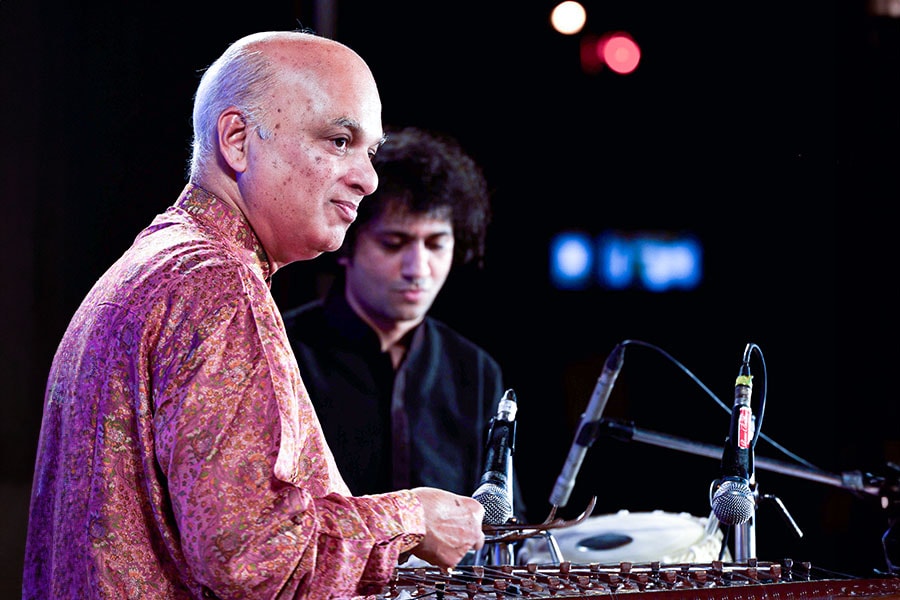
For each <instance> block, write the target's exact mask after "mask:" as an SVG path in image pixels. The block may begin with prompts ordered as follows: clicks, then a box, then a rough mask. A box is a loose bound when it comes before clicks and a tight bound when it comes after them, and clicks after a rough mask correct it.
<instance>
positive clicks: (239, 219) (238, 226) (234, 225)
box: [175, 183, 272, 284]
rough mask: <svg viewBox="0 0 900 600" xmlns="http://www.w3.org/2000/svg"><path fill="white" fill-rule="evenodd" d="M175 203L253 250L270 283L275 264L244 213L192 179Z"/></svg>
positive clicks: (258, 264) (237, 243) (206, 224)
mask: <svg viewBox="0 0 900 600" xmlns="http://www.w3.org/2000/svg"><path fill="white" fill-rule="evenodd" d="M175 206H177V207H178V208H180V209H181V210H183V211H185V212H187V213H188V214H190V215H191V216H193V217H194V218H195V219H197V220H198V221H199V222H200V223H202V224H203V226H204V227H208V228H210V229H214V230H216V231H218V232H219V234H220V236H221V238H222V239H226V240H230V241H231V242H232V243H233V244H234V245H236V246H237V247H238V249H239V250H242V251H243V253H247V254H250V255H251V256H252V257H253V261H254V262H255V263H256V266H257V267H258V268H259V270H260V272H261V274H262V277H263V279H265V280H266V282H267V283H270V284H271V277H272V267H271V265H270V264H269V258H268V256H267V255H266V250H265V248H263V246H262V244H261V243H260V241H259V238H258V237H256V233H254V232H253V228H252V227H250V222H249V221H247V218H246V217H245V216H244V215H243V213H241V212H240V211H238V210H237V209H235V208H234V207H233V206H231V205H230V204H228V203H227V202H225V201H224V200H222V199H221V198H219V197H218V196H216V195H215V194H213V193H212V192H209V191H207V190H205V189H203V188H202V187H200V186H198V185H196V184H193V183H188V184H187V185H186V186H185V187H184V190H183V191H182V192H181V195H180V196H179V197H178V201H177V202H176V203H175ZM217 237H218V236H217Z"/></svg>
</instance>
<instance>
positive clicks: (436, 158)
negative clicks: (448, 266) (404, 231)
mask: <svg viewBox="0 0 900 600" xmlns="http://www.w3.org/2000/svg"><path fill="white" fill-rule="evenodd" d="M385 133H386V134H387V139H386V141H385V143H384V145H383V146H382V147H381V148H380V149H379V150H378V153H377V154H376V155H375V158H374V161H373V162H374V165H375V170H376V171H377V173H378V189H376V190H375V192H374V193H373V194H371V195H370V196H366V197H365V198H363V201H362V203H361V204H360V207H359V212H358V214H357V217H356V221H355V222H354V223H353V225H351V226H350V228H349V229H348V231H347V235H346V237H345V239H344V243H343V245H342V246H341V249H340V250H339V252H340V254H342V255H345V256H347V255H350V254H352V252H353V248H354V246H355V244H356V232H357V231H359V229H361V228H363V227H365V226H366V224H367V223H369V222H370V221H372V220H373V219H375V218H377V217H379V216H381V215H383V214H384V213H385V212H387V211H395V210H399V211H401V212H403V213H409V214H413V215H429V216H434V217H437V218H441V219H444V218H447V219H449V220H450V222H451V225H452V227H453V238H454V252H453V263H454V264H465V263H469V262H471V261H476V264H477V265H478V266H479V267H480V266H482V264H483V260H484V247H485V238H486V237H487V228H488V224H489V223H490V220H491V206H490V192H489V191H488V185H487V182H486V180H485V177H484V174H483V173H482V170H481V168H480V167H479V166H478V165H477V164H476V163H475V161H474V160H473V159H472V158H471V157H470V156H469V155H468V154H466V153H465V152H464V151H463V149H462V148H461V146H460V144H459V142H458V141H457V140H456V139H454V138H452V137H450V136H449V135H446V134H443V133H440V132H437V131H432V130H427V129H423V128H419V127H403V128H395V129H392V128H390V127H388V128H386V131H385Z"/></svg>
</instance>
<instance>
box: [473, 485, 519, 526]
mask: <svg viewBox="0 0 900 600" xmlns="http://www.w3.org/2000/svg"><path fill="white" fill-rule="evenodd" d="M472 497H473V498H474V499H476V500H478V502H480V503H481V505H482V506H483V507H484V519H483V520H482V523H484V524H485V525H502V524H503V523H506V522H507V521H508V520H509V519H510V518H511V517H512V515H513V507H512V501H511V500H510V495H509V493H508V492H507V490H506V489H504V488H502V487H500V486H498V485H494V484H493V483H485V484H482V485H481V486H479V487H478V489H477V490H475V493H474V494H472Z"/></svg>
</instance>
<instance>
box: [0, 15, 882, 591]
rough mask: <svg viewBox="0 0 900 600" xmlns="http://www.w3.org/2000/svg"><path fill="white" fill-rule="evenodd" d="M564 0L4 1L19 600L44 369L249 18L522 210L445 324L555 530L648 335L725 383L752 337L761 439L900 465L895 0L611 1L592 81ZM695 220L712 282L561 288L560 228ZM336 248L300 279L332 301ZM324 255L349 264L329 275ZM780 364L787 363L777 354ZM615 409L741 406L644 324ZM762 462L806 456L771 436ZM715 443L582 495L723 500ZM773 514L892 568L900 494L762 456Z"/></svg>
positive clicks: (9, 355)
mask: <svg viewBox="0 0 900 600" xmlns="http://www.w3.org/2000/svg"><path fill="white" fill-rule="evenodd" d="M554 4H555V3H554V2H548V1H543V0H540V1H530V2H521V3H506V2H452V3H436V2H365V1H359V0H357V1H352V2H350V1H346V0H340V1H338V0H335V1H334V2H331V3H328V2H321V3H318V4H314V3H305V2H299V1H296V2H290V1H286V2H274V1H266V0H260V1H257V2H253V3H251V4H243V5H234V6H228V5H227V3H224V4H223V3H213V2H206V1H203V2H182V3H178V4H175V3H168V2H162V3H160V2H154V3H149V2H112V1H110V0H101V1H97V2H91V3H61V2H31V1H29V0H3V1H0V61H2V64H0V101H2V109H3V110H2V113H0V114H2V123H3V133H4V140H3V141H4V143H3V145H2V155H0V156H2V161H0V169H2V171H0V172H2V179H0V181H2V187H0V189H2V194H3V214H4V218H3V219H2V220H0V222H2V228H3V229H2V236H0V239H2V243H3V251H4V258H5V260H3V261H2V262H0V264H2V269H3V271H2V274H0V281H2V285H3V294H2V302H3V304H2V311H0V315H2V319H3V321H2V331H3V336H2V338H3V344H2V355H0V365H2V369H3V379H2V380H3V383H4V401H3V403H2V410H3V415H2V419H0V428H2V434H0V444H2V458H0V460H2V463H0V493H2V497H0V501H2V502H3V506H4V510H3V511H0V514H2V515H3V516H2V519H3V522H2V524H3V530H2V531H3V538H2V547H0V564H2V568H0V597H10V598H12V597H17V596H18V594H19V586H20V578H21V568H22V562H21V561H22V551H23V547H24V531H25V525H26V515H27V503H28V494H29V490H30V485H31V475H32V467H33V462H34V451H35V447H36V444H37V439H38V431H39V426H40V417H41V401H42V396H43V387H44V381H45V378H46V374H47V369H48V367H49V364H50V361H51V359H52V355H53V352H54V350H55V348H56V345H57V343H58V342H59V339H60V337H61V336H62V333H63V331H64V329H65V327H66V324H67V323H68V320H69V318H70V316H71V314H72V313H73V311H74V310H75V308H76V307H77V305H78V303H79V302H80V301H81V299H82V297H83V296H84V294H85V293H86V292H87V290H88V288H89V287H90V285H91V284H92V283H93V282H94V280H95V279H96V278H97V277H98V276H99V275H100V274H101V273H102V272H103V271H104V270H105V268H106V267H107V266H108V265H109V264H110V263H111V262H112V261H113V260H114V259H115V258H116V257H118V255H119V254H120V253H121V252H122V251H123V250H124V249H125V248H126V247H127V246H128V244H129V243H130V242H131V240H132V239H133V238H134V236H135V235H136V234H137V232H138V231H139V230H140V229H141V228H142V227H144V226H145V225H146V224H147V223H149V221H150V220H151V219H152V217H153V216H154V215H155V214H156V213H158V212H160V211H162V210H164V209H165V208H166V207H167V206H168V205H169V204H171V203H172V202H173V201H174V199H175V198H176V196H177V194H178V193H179V191H180V190H181V188H182V186H183V184H184V173H185V170H186V165H187V159H188V149H189V142H190V111H191V98H192V94H193V91H194V88H195V86H196V84H197V81H198V78H199V74H200V72H201V70H202V69H203V68H204V67H205V66H206V65H208V64H209V63H210V62H211V61H212V60H214V59H215V58H216V57H217V56H218V55H219V54H220V53H221V52H222V51H223V50H224V49H225V47H226V46H227V44H228V43H229V42H231V41H233V40H234V39H236V38H237V37H240V36H242V35H245V34H247V33H251V32H254V31H257V30H263V29H291V28H294V27H296V26H297V25H298V23H301V24H302V25H305V26H312V27H314V28H316V29H317V30H319V31H320V32H322V33H324V34H327V35H329V36H331V37H335V38H336V39H338V40H340V41H342V42H344V43H346V44H348V45H349V46H351V47H352V48H354V49H356V50H357V51H358V52H359V53H360V54H361V55H362V56H363V57H364V58H365V59H366V60H367V61H368V62H369V64H370V66H371V67H372V70H373V72H374V74H375V77H376V79H377V80H378V82H379V89H380V92H381V95H382V100H383V103H384V121H385V123H386V124H398V125H406V124H413V125H420V126H425V127H430V128H433V129H438V130H442V131H444V132H446V133H450V134H452V135H454V136H456V137H457V138H458V139H459V140H460V142H461V143H462V144H463V146H464V147H465V148H466V149H467V150H468V151H469V153H470V154H472V155H473V156H474V157H475V158H476V160H477V161H478V162H479V163H480V164H481V165H482V167H483V168H484V171H485V174H486V176H487V178H488V180H489V182H490V184H491V186H492V188H493V190H494V199H495V204H494V207H495V219H494V222H493V225H492V228H491V231H490V236H489V239H488V255H487V261H486V265H485V268H484V269H483V270H482V271H476V270H475V269H470V268H465V269H461V270H459V271H457V272H455V273H454V274H453V275H452V276H451V279H450V281H449V283H448V285H447V288H445V291H444V293H443V294H442V296H441V297H440V298H439V300H438V302H437V304H436V306H435V314H436V315H438V316H440V317H442V318H443V319H445V320H446V321H448V322H449V323H451V324H453V325H454V326H456V327H458V328H459V329H460V330H462V331H463V332H464V333H466V334H467V335H469V336H470V337H471V338H472V339H473V340H475V341H476V342H478V343H480V344H482V345H483V346H484V347H485V348H487V349H488V350H489V351H491V352H492V353H493V354H494V355H495V356H496V357H497V358H498V359H499V360H500V361H501V363H502V364H503V366H504V369H505V372H506V376H507V382H508V385H509V386H510V387H513V388H514V389H515V390H516V393H517V396H518V399H519V430H518V431H519V439H518V451H517V454H516V459H515V461H516V467H517V468H518V469H519V471H520V477H521V478H522V481H523V486H524V487H525V491H526V494H527V499H528V509H529V514H530V517H531V518H532V519H533V520H543V518H544V516H546V513H547V512H548V511H549V508H550V506H549V503H548V500H547V499H548V497H549V493H550V491H551V489H552V487H553V484H554V482H555V479H556V477H557V475H558V474H559V471H560V468H561V467H562V464H563V461H564V460H565V457H566V454H567V453H568V450H569V446H570V444H571V441H572V438H573V434H574V431H575V428H576V426H577V423H578V419H579V415H580V414H581V412H582V411H583V410H584V408H585V407H586V406H587V403H588V400H589V398H590V395H591V392H592V390H593V387H594V384H595V382H596V380H597V377H598V376H599V374H600V372H601V368H602V365H603V361H604V359H605V358H606V356H607V354H608V353H609V352H610V351H611V350H612V348H613V347H614V346H615V345H616V343H618V342H620V341H623V340H626V339H633V340H641V341H644V342H647V343H649V344H652V345H654V346H656V347H657V348H660V349H661V350H663V351H664V352H665V353H668V354H669V355H670V356H672V357H673V358H675V359H676V360H677V361H679V362H680V363H681V364H682V365H684V366H685V367H686V368H687V369H688V370H689V371H690V372H691V373H693V374H694V375H695V376H696V377H697V378H698V379H699V380H700V381H701V382H702V383H703V384H704V385H705V386H707V387H708V388H709V389H710V390H711V391H712V392H713V393H714V394H715V395H717V396H718V397H719V398H721V399H722V401H723V402H725V404H726V405H728V406H730V405H731V403H732V392H733V385H734V378H735V376H736V375H737V371H738V367H739V366H740V360H741V356H742V354H743V352H744V348H745V346H746V345H747V344H748V343H755V344H757V345H758V346H759V348H760V349H761V350H762V354H763V357H764V365H763V360H760V357H759V355H754V358H753V362H752V367H753V373H754V375H755V379H754V383H755V387H754V406H755V407H756V406H758V403H759V402H760V400H761V397H762V392H763V391H766V392H767V393H766V411H765V423H764V427H763V433H764V434H766V435H767V436H768V437H770V438H772V439H774V440H775V441H776V442H778V443H779V444H781V445H782V446H785V447H786V448H788V449H789V450H790V451H792V452H795V453H796V454H798V455H800V456H801V457H803V458H805V459H806V460H808V461H811V462H812V463H813V464H815V465H816V466H818V467H819V468H821V469H824V470H825V471H827V472H829V473H835V474H839V473H843V472H845V471H855V470H861V471H863V472H872V473H876V474H885V473H886V465H887V463H888V461H893V462H900V420H898V419H900V413H898V399H897V395H896V391H895V390H896V386H895V384H894V382H893V377H894V376H895V374H896V368H895V365H896V364H897V363H896V358H897V357H896V350H895V345H894V343H893V341H894V337H895V336H894V333H895V330H896V325H895V321H894V320H893V319H892V317H893V308H894V306H896V301H897V292H896V284H895V283H894V282H893V281H892V279H893V275H894V271H895V269H896V266H895V257H896V254H897V253H896V250H895V246H894V244H895V240H896V236H895V235H894V232H893V229H894V227H893V221H894V216H893V214H894V212H896V211H895V209H894V204H895V202H896V200H897V199H898V188H900V186H898V183H897V181H896V177H897V175H898V159H900V108H898V107H900V93H898V91H900V70H898V68H900V51H898V44H900V19H896V18H891V17H888V16H885V15H882V14H879V12H880V11H879V10H878V9H877V8H874V5H867V4H866V3H863V2H850V1H845V2H842V3H840V4H838V5H832V4H828V3H822V2H817V1H813V0H802V1H796V2H777V1H772V2H761V3H749V4H748V3H720V2H717V3H713V2H694V3H676V2H661V1H660V2H653V1H650V2H633V1H629V0H616V1H611V2H599V1H592V0H587V1H586V2H584V4H585V6H586V7H587V9H588V23H587V26H586V28H585V33H592V34H596V35H599V34H601V33H604V32H606V31H612V30H619V29H622V30H627V31H629V32H630V33H631V34H632V35H633V36H634V37H635V39H636V40H637V41H638V43H639V44H640V45H641V48H642V52H643V55H642V62H641V64H640V66H639V68H638V70H637V71H636V72H635V73H633V74H631V75H628V76H621V75H616V74H614V73H612V72H609V71H603V72H600V73H596V74H592V75H589V74H585V73H584V72H582V70H581V68H580V65H579V62H578V45H579V42H578V39H579V38H578V36H562V35H559V34H556V33H554V32H553V31H551V29H550V27H549V24H548V16H549V13H550V10H551V9H552V7H553V5H554ZM569 229H578V230H581V231H584V232H587V233H589V234H592V235H593V234H599V233H600V232H602V231H605V230H608V229H615V230H622V231H642V230H651V231H671V232H690V233H693V234H694V235H696V236H697V237H698V238H699V239H700V240H701V242H702V243H703V246H704V281H703V283H702V285H701V286H700V288H699V289H697V290H694V291H690V292H683V291H682V292H674V293H667V294H651V293H648V292H640V291H634V290H632V291H624V292H612V291H605V290H601V289H599V288H596V287H595V288H590V289H587V290H582V291H578V292H572V291H569V292H563V291H556V290H554V289H552V288H551V286H550V284H549V279H548V245H549V241H550V239H551V237H552V235H553V234H554V233H556V232H558V231H562V230H569ZM331 266H332V265H331V262H330V257H323V258H320V259H317V260H316V261H312V262H308V263H298V264H294V265H290V266H288V267H287V268H285V269H284V270H283V271H281V272H279V273H278V274H277V275H276V276H275V279H274V283H273V293H274V294H275V296H276V299H277V300H278V302H279V304H280V305H281V306H282V307H283V308H287V307H289V306H292V305H294V304H296V303H299V302H301V301H304V300H306V299H309V298H311V297H313V296H314V295H315V294H316V293H318V291H319V289H320V284H321V282H322V281H326V280H327V273H328V269H329V268H330V267H331ZM323 274H324V276H323ZM763 367H764V368H763ZM604 415H605V416H610V417H617V418H622V419H627V420H632V421H634V422H635V424H636V425H637V426H639V427H641V428H646V429H648V430H650V431H656V432H662V433H666V434H668V435H672V436H679V437H683V438H685V439H687V440H691V441H695V442H698V443H701V444H710V445H715V446H721V444H722V441H723V439H724V437H725V435H726V433H727V428H728V420H729V417H728V414H727V412H726V411H724V410H722V409H721V408H720V407H718V406H717V405H716V403H715V402H714V401H713V400H712V398H710V397H709V396H708V395H707V394H706V393H705V392H704V391H703V390H702V389H701V387H700V386H698V385H697V384H696V383H695V382H694V381H692V380H691V378H690V377H688V376H687V374H686V373H685V372H683V371H682V370H680V369H679V368H678V367H677V365H676V364H675V363H673V362H672V361H670V360H668V359H667V358H666V357H665V355H664V354H663V353H661V352H656V351H654V350H652V349H650V348H646V347H642V346H629V347H628V348H627V350H626V354H625V366H624V367H623V370H622V372H621V374H620V376H619V378H618V380H617V382H616V386H615V388H614V390H613V393H612V396H611V398H610V401H609V404H608V406H607V408H606V410H605V412H604ZM757 456H765V457H768V458H773V459H777V460H789V458H788V457H787V456H785V455H783V454H781V453H780V452H779V451H778V450H777V449H776V448H774V447H772V446H771V445H769V444H767V443H766V442H765V441H761V442H760V443H759V445H758V446H757ZM717 476H718V460H713V459H710V458H705V457H698V456H694V455H691V454H688V453H684V452H679V451H675V450H672V449H667V448H659V447H654V446H648V445H641V444H638V443H623V442H617V441H615V440H610V439H606V438H601V439H599V440H598V441H597V442H596V443H595V444H594V446H593V447H592V448H591V450H590V452H589V453H588V455H587V457H586V459H585V462H584V464H583V465H582V468H581V470H580V472H579V476H578V480H577V484H576V487H575V490H574V491H573V495H572V498H571V500H570V502H569V503H568V505H567V506H565V507H563V508H562V510H561V512H562V513H563V514H564V515H565V516H570V517H571V516H575V515H577V514H578V513H579V512H580V511H581V509H582V508H583V507H584V506H585V505H586V503H587V501H588V499H589V498H590V497H591V496H597V507H596V509H595V510H594V513H595V514H605V513H612V512H615V511H618V510H620V509H627V510H630V511H633V512H640V511H651V510H661V511H665V512H688V513H691V514H694V515H700V516H706V515H707V514H708V513H709V501H708V491H709V485H710V482H711V480H712V479H714V478H716V477H717ZM757 479H758V481H759V486H760V490H761V492H763V493H767V494H774V495H776V496H778V497H779V498H780V499H781V500H782V501H783V502H784V504H785V505H786V507H787V509H788V510H789V511H790V513H791V515H792V516H793V517H794V519H795V520H796V521H797V523H798V525H799V527H800V528H801V529H802V530H803V532H804V534H805V535H804V537H803V538H802V539H800V540H797V539H795V538H793V537H792V534H791V531H790V529H789V528H788V526H787V525H786V524H785V523H784V521H783V520H782V518H781V516H780V515H779V513H778V511H777V509H776V508H775V506H774V504H771V503H764V504H763V505H762V506H760V509H759V511H758V515H757V527H756V541H757V554H758V556H759V557H760V558H761V559H763V560H778V559H780V558H782V557H792V558H794V559H795V560H810V561H812V562H813V563H814V564H818V565H819V566H824V567H827V568H831V569H835V570H838V571H842V572H850V573H860V574H871V573H872V572H873V569H884V568H885V564H884V560H883V554H882V551H881V546H880V538H881V535H882V534H883V532H884V531H885V529H886V528H887V514H886V513H885V512H884V511H883V510H882V509H881V508H880V507H879V505H878V502H877V498H874V497H873V496H870V495H866V494H862V495H857V494H854V493H851V492H850V491H848V490H845V489H842V488H841V487H839V486H834V485H828V484H823V483H820V482H818V481H810V480H807V479H804V478H798V477H795V476H788V475H785V474H783V473H778V472H766V471H762V470H758V471H757Z"/></svg>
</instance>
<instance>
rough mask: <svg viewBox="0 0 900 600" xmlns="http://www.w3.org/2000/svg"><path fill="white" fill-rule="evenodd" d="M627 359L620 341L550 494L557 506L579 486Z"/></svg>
mask: <svg viewBox="0 0 900 600" xmlns="http://www.w3.org/2000/svg"><path fill="white" fill-rule="evenodd" d="M624 360H625V346H624V345H623V344H617V345H616V347H615V348H613V351H612V352H610V353H609V356H608V357H607V358H606V363H604V365H603V372H602V373H600V377H599V378H598V379H597V385H596V386H594V393H593V394H592V395H591V401H590V402H589V403H588V407H587V408H586V409H585V411H584V413H583V414H582V415H581V423H580V424H579V425H578V432H577V433H576V434H575V439H574V440H573V441H572V447H571V448H570V449H569V455H568V457H566V463H565V464H564V465H563V468H562V471H561V472H560V474H559V477H557V478H556V485H555V486H554V487H553V492H552V493H551V494H550V504H552V505H553V506H565V505H566V502H568V501H569V495H570V494H571V493H572V488H573V487H574V486H575V476H576V475H578V470H579V469H580V468H581V462H582V461H583V460H584V455H585V454H586V453H587V449H588V448H589V447H590V446H591V444H593V443H594V440H596V439H597V434H598V432H599V427H600V416H601V415H602V414H603V409H604V408H605V407H606V401H607V400H609V393H610V392H611V391H612V388H613V384H614V383H615V382H616V377H618V376H619V371H620V370H621V369H622V362H623V361H624Z"/></svg>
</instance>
